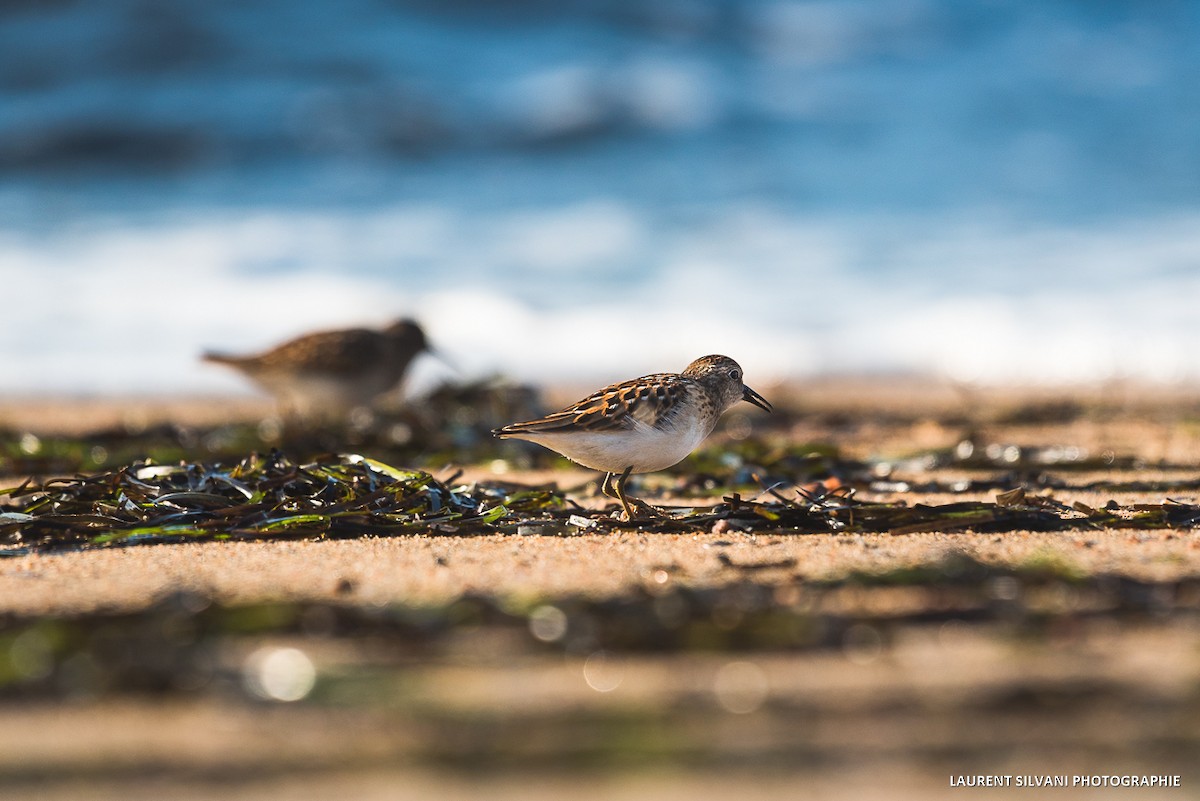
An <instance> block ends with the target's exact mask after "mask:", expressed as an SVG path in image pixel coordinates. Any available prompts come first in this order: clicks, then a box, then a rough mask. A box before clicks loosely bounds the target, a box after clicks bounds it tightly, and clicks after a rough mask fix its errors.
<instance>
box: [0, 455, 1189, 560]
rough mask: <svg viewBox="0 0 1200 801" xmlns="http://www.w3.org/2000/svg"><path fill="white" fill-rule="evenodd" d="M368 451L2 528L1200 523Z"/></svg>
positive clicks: (1119, 509)
mask: <svg viewBox="0 0 1200 801" xmlns="http://www.w3.org/2000/svg"><path fill="white" fill-rule="evenodd" d="M456 478H457V476H453V477H451V478H450V479H449V480H447V481H440V480H438V479H436V478H435V477H434V476H433V475H432V474H430V473H428V472H425V471H422V470H416V469H402V468H396V467H392V466H390V465H388V464H386V463H384V462H381V461H378V460H375V459H371V458H368V457H365V456H361V455H358V454H348V455H325V456H323V457H320V458H318V459H316V460H314V461H312V462H303V463H297V462H293V461H292V460H290V459H288V458H287V457H286V456H285V455H283V454H282V453H280V452H279V451H272V452H270V453H268V454H266V455H260V454H257V453H252V454H250V455H249V456H246V457H245V458H243V459H241V460H240V461H238V462H236V463H235V464H232V465H230V466H224V465H222V464H220V463H202V462H181V463H178V464H169V465H167V464H156V463H153V462H150V461H141V462H134V463H133V464H131V465H129V466H127V467H122V468H119V469H116V470H111V471H106V472H100V473H94V474H90V475H77V476H75V477H72V478H54V479H49V480H46V481H42V482H35V481H33V480H32V479H26V480H25V481H23V482H22V483H20V484H19V485H17V486H14V487H10V488H7V489H0V496H3V495H7V496H8V498H9V500H8V502H6V503H3V504H0V535H7V536H8V538H9V541H10V542H12V543H14V544H16V543H20V544H21V545H23V546H25V547H30V546H37V547H53V546H63V545H91V546H103V545H112V544H125V545H128V544H135V543H146V542H170V541H187V540H196V539H205V540H212V539H285V538H292V539H295V538H310V539H312V538H348V537H362V536H398V535H406V534H457V535H464V536H465V535H472V534H479V533H510V534H559V535H570V534H579V533H585V532H601V533H602V532H605V531H612V530H615V529H619V528H636V529H638V530H641V531H646V532H663V533H670V532H697V531H708V530H717V529H716V528H715V527H720V528H721V529H722V530H741V531H755V532H765V531H770V532H777V533H795V534H805V533H821V532H825V533H865V532H886V533H891V534H894V535H904V534H909V533H915V532H980V533H982V532H1005V531H1029V530H1032V531H1066V530H1070V529H1080V528H1103V527H1123V528H1141V529H1158V528H1193V527H1197V526H1200V506H1197V505H1195V504H1190V503H1184V502H1181V501H1176V500H1167V501H1165V502H1164V503H1162V504H1135V505H1132V506H1120V505H1118V504H1116V503H1115V502H1114V503H1109V504H1108V505H1106V506H1105V507H1104V508H1102V509H1093V508H1091V507H1088V506H1086V505H1083V504H1080V503H1075V504H1071V505H1068V504H1065V503H1062V502H1059V501H1058V500H1056V499H1055V498H1054V497H1053V496H1052V495H1050V494H1045V493H1042V494H1035V493H1032V492H1028V491H1027V490H1026V489H1025V488H1024V487H1016V488H1013V489H1009V490H1006V491H1003V492H1000V493H998V494H997V495H996V499H995V500H994V501H977V500H971V501H959V502H952V503H945V504H926V503H914V504H911V505H910V504H909V503H908V502H907V501H905V500H898V501H887V502H883V501H877V500H859V499H858V498H857V497H856V491H855V489H854V488H853V487H850V486H847V485H844V484H841V483H840V482H836V481H829V482H824V483H823V482H816V483H811V484H807V485H804V486H794V485H784V484H774V485H768V486H766V487H765V488H761V490H760V491H759V492H758V493H757V494H756V495H755V496H754V497H751V498H747V497H743V495H742V494H741V492H738V491H732V492H730V493H729V494H727V495H724V496H723V497H722V499H721V502H719V503H717V504H715V505H702V506H694V507H686V506H685V507H678V508H673V509H667V510H663V511H662V512H661V513H660V514H659V515H657V516H654V517H647V518H645V519H639V520H635V521H632V522H629V523H623V522H618V521H617V520H615V519H614V518H613V517H612V507H610V508H607V509H600V510H597V509H587V508H584V507H582V506H580V505H579V504H577V503H574V502H573V501H571V500H569V499H568V498H567V497H566V495H565V493H564V492H563V491H561V490H559V489H558V488H557V487H554V486H549V487H547V486H542V487H524V486H522V485H519V484H512V483H475V484H469V485H468V484H455V483H454V481H455V479H456ZM831 486H832V489H830V488H829V487H831Z"/></svg>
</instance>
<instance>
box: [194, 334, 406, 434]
mask: <svg viewBox="0 0 1200 801" xmlns="http://www.w3.org/2000/svg"><path fill="white" fill-rule="evenodd" d="M428 350H430V348H429V343H428V342H427V341H426V340H425V332H424V331H422V330H421V328H420V326H418V325H417V324H416V323H414V322H413V321H411V320H398V321H397V322H394V323H392V324H391V325H389V326H387V327H386V328H383V329H381V330H374V329H369V328H348V329H344V330H339V331H318V332H315V333H312V334H305V335H303V336H300V337H297V338H296V339H292V340H289V341H287V342H284V343H283V344H282V345H278V346H276V347H274V348H271V349H270V350H267V351H264V352H262V353H258V354H254V355H251V356H230V355H228V354H223V353H211V352H210V353H205V354H204V355H203V357H202V358H203V359H204V360H205V361H209V362H215V363H216V364H224V365H227V366H229V367H232V368H234V369H235V370H237V371H239V372H241V373H242V374H244V375H245V376H246V377H247V378H249V379H250V380H251V381H253V382H254V383H256V384H258V385H259V386H260V387H262V388H263V389H265V390H266V391H268V392H270V393H271V394H272V395H274V396H275V397H276V399H277V400H278V401H279V402H280V403H281V404H282V405H285V406H290V407H291V408H292V409H293V410H294V411H295V412H296V413H298V414H301V415H308V414H312V413H326V414H331V413H332V414H344V413H346V412H348V411H349V410H350V409H353V408H355V407H359V406H365V405H367V404H369V403H370V402H371V400H372V399H374V398H375V397H376V396H378V395H380V394H382V393H384V392H387V391H388V390H389V389H392V388H393V387H395V386H396V385H397V384H398V383H399V382H400V380H401V379H402V378H403V377H404V373H405V371H406V370H408V365H409V364H410V363H411V362H412V360H413V359H415V358H416V357H417V355H418V354H420V353H421V352H423V351H428Z"/></svg>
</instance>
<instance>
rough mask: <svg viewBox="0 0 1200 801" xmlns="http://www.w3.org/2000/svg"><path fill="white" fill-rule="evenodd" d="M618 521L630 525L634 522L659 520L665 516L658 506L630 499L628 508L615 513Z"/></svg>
mask: <svg viewBox="0 0 1200 801" xmlns="http://www.w3.org/2000/svg"><path fill="white" fill-rule="evenodd" d="M615 514H616V516H617V520H620V521H621V522H622V523H630V522H632V521H634V520H657V519H658V518H661V517H663V516H664V514H665V513H664V512H663V511H662V510H661V509H659V508H658V507H656V506H651V505H650V504H648V503H646V502H645V501H639V500H635V499H633V498H630V499H628V504H627V508H625V509H622V510H621V511H619V512H616V513H615Z"/></svg>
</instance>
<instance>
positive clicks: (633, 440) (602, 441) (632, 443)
mask: <svg viewBox="0 0 1200 801" xmlns="http://www.w3.org/2000/svg"><path fill="white" fill-rule="evenodd" d="M710 430H711V428H710V427H709V426H706V425H704V424H703V423H702V422H701V421H700V420H693V421H691V422H690V423H688V424H684V425H682V426H680V427H678V428H673V429H669V430H665V431H664V430H662V429H658V428H654V427H652V426H647V425H643V424H641V423H639V424H637V426H636V427H635V428H631V429H629V430H627V431H572V432H556V431H546V432H539V433H537V434H527V435H524V436H523V437H522V438H523V439H528V440H530V441H531V442H536V443H538V444H539V445H544V446H545V447H547V448H550V449H551V450H555V451H558V452H559V453H561V454H562V455H563V456H565V457H567V458H568V459H570V460H571V461H573V462H578V463H579V464H581V465H583V466H584V467H590V468H592V469H593V470H603V471H605V472H606V473H620V472H622V471H623V470H625V468H627V467H629V466H631V465H632V467H633V471H632V472H634V473H651V472H654V471H655V470H662V469H664V468H667V467H670V466H671V465H673V464H677V463H679V462H680V461H682V460H683V459H684V457H686V456H687V455H688V454H689V453H691V452H692V451H694V450H695V449H696V446H697V445H699V444H700V443H701V442H703V441H704V438H705V437H707V436H708V434H709V432H710Z"/></svg>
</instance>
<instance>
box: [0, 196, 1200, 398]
mask: <svg viewBox="0 0 1200 801" xmlns="http://www.w3.org/2000/svg"><path fill="white" fill-rule="evenodd" d="M0 285H2V286H4V287H6V293H5V298H4V304H3V305H4V309H3V315H2V316H0V348H2V349H3V351H4V353H5V354H6V356H5V362H4V365H5V367H4V370H3V371H2V372H0V392H3V393H10V394H11V393H36V392H94V393H116V392H129V391H153V392H172V391H179V392H195V391H203V392H228V391H239V390H245V389H246V386H245V384H244V383H243V382H242V381H241V380H240V379H239V378H237V377H236V376H233V375H230V374H228V373H226V372H225V371H222V370H220V369H219V368H216V367H212V366H208V365H203V364H201V363H200V362H199V361H198V360H197V356H198V354H199V353H200V352H201V351H202V350H205V349H208V348H219V349H227V350H234V351H246V350H253V349H256V348H258V347H262V346H266V345H270V344H273V343H275V342H278V341H280V340H282V339H285V338H287V337H289V336H292V335H295V334H297V333H300V332H302V331H306V330H311V329H313V328H321V327H331V326H340V325H350V324H360V323H366V324H378V323H382V322H384V321H387V320H389V319H391V318H392V317H394V316H397V315H400V314H410V315H412V316H414V317H417V318H418V319H420V320H421V321H422V323H423V324H424V325H425V326H426V328H427V329H428V331H429V333H430V335H431V337H432V339H433V340H434V341H435V343H436V344H437V345H438V347H439V348H440V349H441V350H442V351H444V352H445V353H446V354H447V355H448V357H449V358H450V360H451V361H453V362H454V363H455V364H456V365H457V366H458V368H459V370H460V374H461V375H462V376H464V377H469V376H477V375H484V374H489V373H493V372H503V373H508V374H511V375H515V376H517V377H519V378H522V379H525V380H531V381H543V380H555V379H559V380H563V379H570V380H583V379H593V378H594V379H596V380H611V379H615V378H619V377H625V376H626V375H627V374H634V373H637V372H651V371H657V370H672V369H679V368H681V367H682V366H683V365H685V364H686V363H687V362H688V361H689V360H691V359H692V358H694V357H696V356H700V355H703V354H705V353H710V352H721V353H726V354H728V355H731V356H733V357H735V358H737V359H738V360H739V361H741V362H742V363H743V365H744V366H745V367H746V369H747V372H748V374H749V375H750V376H752V377H753V376H762V377H763V378H762V379H760V381H759V382H760V383H762V382H763V381H766V380H769V379H770V378H771V377H788V376H803V375H810V374H814V373H821V372H870V371H915V372H922V373H931V374H938V375H943V376H945V377H947V378H951V379H954V380H978V381H995V382H1004V381H1033V382H1060V381H1093V380H1102V379H1105V378H1110V377H1113V376H1124V377H1132V378H1147V379H1154V380H1167V381H1170V380H1184V379H1187V380H1195V379H1197V378H1200V359H1197V358H1196V356H1195V354H1196V353H1198V352H1200V326H1197V325H1196V324H1195V320H1196V312H1195V303H1196V298H1198V297H1200V213H1195V214H1178V215H1174V216H1170V217H1162V218H1141V219H1132V218H1131V219H1126V220H1118V221H1108V222H1106V223H1104V224H1095V225H1091V226H1085V225H1061V226H1059V225H1051V224H1028V223H1026V224H1017V223H1014V222H1011V221H1009V222H1002V221H997V220H987V219H982V218H978V217H976V218H967V217H965V216H964V217H963V218H962V219H958V220H946V219H925V218H900V217H876V218H865V217H857V218H849V217H844V218H833V217H825V218H813V217H805V216H802V215H799V214H793V213H789V212H787V211H785V210H782V209H779V208H770V207H765V206H758V205H743V206H738V207H733V208H729V209H727V210H726V211H724V212H722V213H717V212H713V213H711V214H709V215H708V216H707V217H706V218H705V219H703V220H701V221H698V222H693V223H689V224H682V223H679V222H670V221H665V220H662V219H658V218H656V217H655V216H654V215H652V214H648V213H646V212H644V211H642V210H639V209H637V208H634V207H631V206H627V205H623V204H620V203H617V202H615V201H609V200H597V201H593V202H587V203H581V204H578V205H574V206H568V207H564V208H556V209H545V210H531V209H524V210H512V211H493V212H490V213H487V214H482V215H481V214H478V213H467V212H465V211H461V210H457V209H452V208H438V207H429V206H401V207H395V208H389V209H383V210H379V211H376V212H373V213H367V214H351V213H349V212H345V211H339V212H332V213H315V212H288V211H273V212H262V213H259V214H254V215H249V216H243V217H234V216H210V217H207V218H204V219H200V220H190V219H174V220H173V221H169V222H158V223H155V224H142V225H139V226H131V225H110V226H95V227H91V228H82V229H78V230H75V231H73V232H70V233H66V234H63V235H61V236H57V237H55V238H46V237H36V236H30V235H18V234H15V233H12V232H0ZM418 372H419V376H418V384H420V383H422V382H423V383H428V382H429V381H431V380H433V378H435V377H436V376H437V375H438V374H439V373H444V372H445V368H442V367H438V366H436V365H435V364H434V363H433V362H427V363H425V364H424V365H422V367H421V368H420V370H419V371H418Z"/></svg>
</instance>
